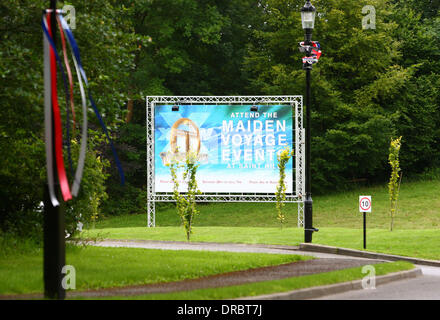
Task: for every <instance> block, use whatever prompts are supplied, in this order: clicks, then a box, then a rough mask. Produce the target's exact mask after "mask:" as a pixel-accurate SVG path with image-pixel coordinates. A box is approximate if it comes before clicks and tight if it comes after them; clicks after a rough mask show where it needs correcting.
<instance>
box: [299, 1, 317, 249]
mask: <svg viewBox="0 0 440 320" xmlns="http://www.w3.org/2000/svg"><path fill="white" fill-rule="evenodd" d="M315 14H316V9H315V7H314V6H313V5H312V4H311V3H310V1H307V2H306V4H305V5H304V7H302V8H301V21H302V27H303V29H304V31H305V39H304V40H305V41H304V47H303V48H305V50H303V51H304V52H305V53H306V56H307V57H310V56H311V51H312V50H311V47H312V31H313V27H314V26H315ZM303 48H302V49H303ZM303 69H304V70H306V96H305V100H306V101H305V105H306V150H305V151H306V181H305V184H306V185H305V187H306V190H305V191H306V198H305V201H304V242H306V243H310V242H312V235H313V232H314V231H318V229H315V228H313V201H312V193H311V187H310V179H311V171H310V145H311V138H310V127H311V126H310V124H311V123H310V107H311V106H310V96H311V91H310V71H311V70H312V63H310V62H308V61H306V62H305V63H303Z"/></svg>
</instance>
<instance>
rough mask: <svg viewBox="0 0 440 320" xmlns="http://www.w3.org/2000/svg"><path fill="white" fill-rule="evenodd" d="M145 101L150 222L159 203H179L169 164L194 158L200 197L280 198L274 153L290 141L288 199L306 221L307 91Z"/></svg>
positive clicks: (300, 221)
mask: <svg viewBox="0 0 440 320" xmlns="http://www.w3.org/2000/svg"><path fill="white" fill-rule="evenodd" d="M146 102H147V117H146V120H147V121H146V122H147V172H148V177H147V179H148V189H147V194H148V196H147V199H148V205H147V208H148V226H150V227H151V226H155V202H163V201H174V200H173V197H172V195H173V187H174V185H173V181H172V178H171V173H170V168H169V164H170V163H171V162H183V161H185V160H186V159H187V156H188V155H191V156H192V157H195V158H196V159H197V161H198V163H199V164H200V166H199V168H198V170H197V177H196V179H197V185H198V187H199V189H200V191H201V192H202V194H200V195H197V196H196V201H198V202H276V196H275V192H276V187H277V184H278V181H279V171H278V159H277V155H278V153H279V152H281V151H283V150H284V149H285V148H287V147H288V148H290V149H292V148H293V150H294V156H293V157H292V158H291V159H290V160H289V162H288V163H287V165H286V171H285V174H286V179H285V181H286V201H285V202H296V203H298V226H302V225H303V194H304V177H303V176H304V170H303V168H304V141H303V140H304V139H303V138H304V132H303V123H302V96H239V97H222V96H214V97H208V96H189V97H186V96H185V97H182V96H177V97H173V96H151V97H147V98H146ZM178 179H179V180H180V183H179V188H180V189H179V190H180V191H181V192H185V191H186V189H187V186H186V184H185V182H184V181H183V179H182V176H180V177H179V176H178Z"/></svg>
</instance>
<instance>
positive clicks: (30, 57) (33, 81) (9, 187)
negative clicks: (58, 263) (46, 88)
mask: <svg viewBox="0 0 440 320" xmlns="http://www.w3.org/2000/svg"><path fill="white" fill-rule="evenodd" d="M69 3H71V4H73V5H74V6H75V9H76V27H77V29H76V30H74V35H75V37H76V40H77V42H78V45H79V46H80V50H81V56H82V62H83V65H84V68H85V71H86V73H87V75H88V76H89V78H90V86H91V89H92V91H93V95H94V98H95V101H96V103H97V105H98V108H99V109H100V112H101V114H102V115H103V118H104V121H105V122H106V124H107V126H108V128H109V129H110V131H114V128H115V126H116V125H117V124H118V122H120V121H121V119H123V117H124V111H123V110H122V109H121V105H123V103H124V101H126V95H127V83H126V82H125V81H124V79H125V78H126V77H127V76H128V73H129V71H130V69H131V68H132V67H133V55H134V52H135V51H136V50H137V47H136V43H135V41H134V40H135V39H134V36H133V33H132V32H130V30H132V26H131V24H130V23H129V21H126V20H124V18H123V10H122V8H121V7H119V6H117V5H116V4H117V3H118V2H117V1H104V0H97V1H92V2H83V1H72V2H69ZM47 6H48V1H42V0H37V1H31V0H21V1H18V0H11V1H7V2H2V4H0V19H1V27H0V38H1V41H0V57H1V58H0V99H1V102H2V108H1V109H0V119H1V120H0V121H1V125H0V137H1V140H0V152H1V153H2V155H3V156H2V158H1V160H0V167H1V169H0V188H1V191H0V200H1V201H2V203H3V204H4V205H2V209H1V212H0V227H1V228H2V229H7V230H11V229H20V230H21V231H22V232H24V233H26V230H23V228H22V227H18V226H20V225H23V224H22V222H23V223H26V225H29V226H35V225H37V226H38V225H39V226H40V227H41V225H40V224H39V223H40V222H41V221H40V220H41V216H39V215H38V208H39V204H40V202H41V200H42V199H43V187H44V183H45V181H46V173H45V153H44V141H43V137H44V134H43V117H44V113H43V105H44V103H43V76H42V73H43V65H42V63H43V49H42V29H41V12H42V9H43V8H45V7H47ZM127 31H128V32H127ZM58 43H60V41H58ZM75 90H78V87H76V88H75ZM58 92H59V94H60V97H59V100H60V101H64V98H63V96H62V95H63V87H62V85H60V88H59V90H58ZM75 92H76V93H78V91H75ZM75 102H76V105H80V99H79V97H78V95H77V96H76V101H75ZM65 112H66V111H65V110H63V111H62V116H63V117H65ZM79 117H81V115H80V114H79ZM89 119H90V126H91V128H98V122H97V119H96V117H95V115H94V114H93V111H91V113H90V114H89ZM78 122H79V123H81V122H80V121H78ZM99 130H100V129H99ZM77 132H78V130H77ZM90 136H96V135H94V134H93V133H92V132H91V135H90ZM72 138H73V139H74V140H76V139H77V137H72ZM91 143H93V138H92V140H91ZM100 153H101V150H99V149H98V148H97V149H96V150H95V151H93V152H91V153H90V152H89V154H88V156H89V159H88V161H89V164H90V165H91V167H90V170H92V171H94V173H96V174H97V175H99V174H100V172H102V171H101V170H103V167H102V166H99V165H96V166H95V165H92V163H91V162H90V161H92V162H95V164H98V162H99V161H100V160H99V155H100ZM90 173H91V172H90ZM85 180H87V178H86V177H85ZM100 181H101V180H99V179H98V180H92V179H91V180H89V182H90V183H91V184H92V185H93V184H95V185H94V187H92V186H90V188H87V187H86V184H87V182H85V183H84V185H83V186H84V188H83V194H82V197H84V198H86V199H87V198H88V197H89V196H92V195H93V194H92V193H89V191H90V192H91V190H93V192H96V190H97V189H99V187H100V186H99V185H98V184H99V183H100ZM37 229H38V228H37Z"/></svg>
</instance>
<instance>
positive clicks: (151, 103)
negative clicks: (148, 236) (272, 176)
mask: <svg viewBox="0 0 440 320" xmlns="http://www.w3.org/2000/svg"><path fill="white" fill-rule="evenodd" d="M145 100H146V137H147V139H146V148H147V157H146V158H147V159H146V161H147V215H148V221H147V224H148V227H154V226H155V225H156V205H155V204H156V202H174V199H173V193H172V192H156V190H155V177H154V172H155V170H154V169H155V168H154V155H155V149H154V141H155V137H154V133H155V127H154V119H155V107H156V105H232V106H233V105H237V106H241V105H257V106H259V105H290V106H291V107H292V109H293V110H292V117H293V118H294V119H293V120H294V121H293V122H292V124H293V125H294V127H293V128H292V131H294V132H293V133H292V134H293V135H294V136H295V145H294V146H292V147H294V150H295V174H294V179H295V181H294V183H293V185H292V188H293V190H292V193H289V194H286V200H285V201H284V202H286V203H298V227H303V226H304V195H305V185H304V184H305V139H304V137H305V133H304V126H303V97H302V96H289V95H286V96H147V97H146V99H145ZM292 139H293V137H292ZM196 201H197V202H276V195H275V194H274V193H267V194H261V193H220V192H216V193H202V194H200V195H197V196H196Z"/></svg>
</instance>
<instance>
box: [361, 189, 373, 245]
mask: <svg viewBox="0 0 440 320" xmlns="http://www.w3.org/2000/svg"><path fill="white" fill-rule="evenodd" d="M359 212H363V213H364V249H367V215H366V213H367V212H371V196H359Z"/></svg>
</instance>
